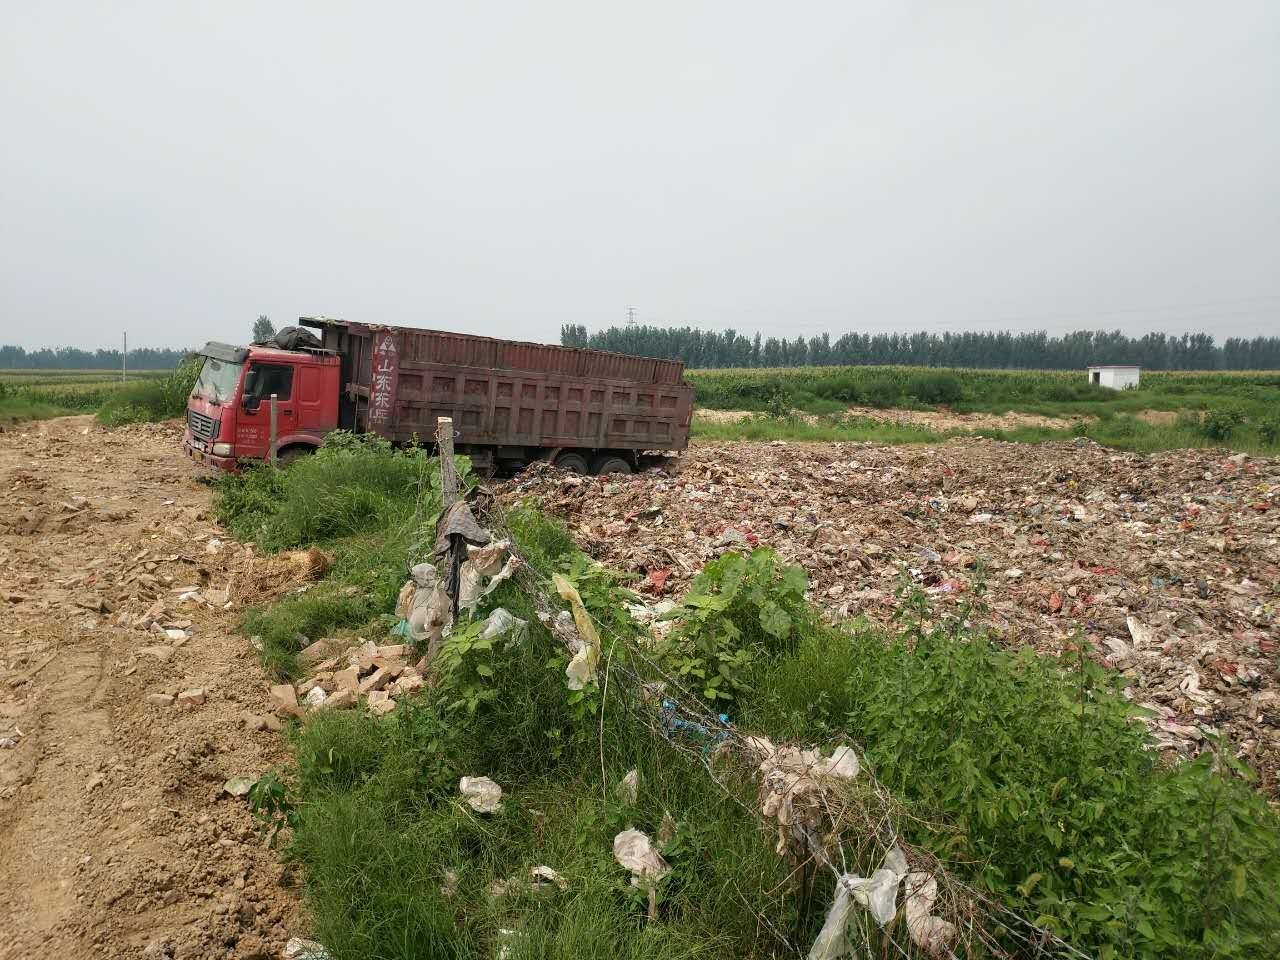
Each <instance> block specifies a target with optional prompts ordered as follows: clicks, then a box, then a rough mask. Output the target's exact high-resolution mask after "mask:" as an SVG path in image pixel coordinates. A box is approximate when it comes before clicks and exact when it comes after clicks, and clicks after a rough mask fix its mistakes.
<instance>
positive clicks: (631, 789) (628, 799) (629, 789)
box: [613, 770, 640, 807]
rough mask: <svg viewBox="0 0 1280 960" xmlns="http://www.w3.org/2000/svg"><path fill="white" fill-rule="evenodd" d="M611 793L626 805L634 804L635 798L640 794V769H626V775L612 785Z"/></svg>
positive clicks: (631, 805)
mask: <svg viewBox="0 0 1280 960" xmlns="http://www.w3.org/2000/svg"><path fill="white" fill-rule="evenodd" d="M613 795H614V796H615V797H617V798H618V799H619V800H620V801H622V802H623V803H624V804H626V805H627V806H629V807H633V806H635V803H636V798H637V797H639V796H640V771H639V770H631V771H628V773H627V775H626V776H625V777H623V778H622V779H621V780H619V781H618V785H617V786H616V787H614V789H613Z"/></svg>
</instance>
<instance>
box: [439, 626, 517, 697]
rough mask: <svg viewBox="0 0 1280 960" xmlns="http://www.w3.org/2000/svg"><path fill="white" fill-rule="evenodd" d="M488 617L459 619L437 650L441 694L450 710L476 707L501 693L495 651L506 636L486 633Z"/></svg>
mask: <svg viewBox="0 0 1280 960" xmlns="http://www.w3.org/2000/svg"><path fill="white" fill-rule="evenodd" d="M484 626H485V621H484V620H469V621H463V622H461V623H455V624H454V626H453V631H452V632H451V633H450V634H449V636H448V637H446V638H445V640H444V643H443V644H442V645H441V647H440V652H439V653H437V654H436V659H435V663H434V666H435V668H436V670H437V671H438V672H439V676H440V694H441V697H442V698H443V701H444V703H445V705H446V708H447V709H448V710H450V711H457V710H464V711H466V713H467V714H474V713H475V712H476V709H477V708H478V707H479V706H480V705H481V704H484V703H488V702H489V701H491V700H493V699H494V698H495V697H497V695H498V688H497V686H496V685H495V683H494V666H493V662H492V661H493V657H492V653H493V651H494V648H495V646H497V645H499V644H500V643H501V642H502V640H503V639H505V637H502V638H498V637H484V636H482V634H483V632H484Z"/></svg>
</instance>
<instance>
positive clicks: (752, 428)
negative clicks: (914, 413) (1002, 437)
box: [691, 414, 955, 443]
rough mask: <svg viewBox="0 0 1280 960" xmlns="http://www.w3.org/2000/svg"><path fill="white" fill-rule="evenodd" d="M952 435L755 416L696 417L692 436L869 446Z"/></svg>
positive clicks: (858, 422)
mask: <svg viewBox="0 0 1280 960" xmlns="http://www.w3.org/2000/svg"><path fill="white" fill-rule="evenodd" d="M953 435H955V433H954V432H949V433H940V432H938V431H936V430H930V429H928V428H927V427H920V426H915V425H913V424H909V423H887V422H885V421H882V420H873V419H871V418H870V417H824V418H821V419H819V420H817V421H812V420H807V419H803V418H800V417H770V416H768V415H767V414H756V415H753V416H750V417H746V418H744V419H742V420H738V421H735V422H733V423H717V422H715V421H712V420H704V419H700V418H699V417H698V416H697V415H696V414H695V415H694V420H693V429H692V431H691V436H694V437H696V438H698V439H699V440H759V441H765V440H792V441H807V442H812V443H823V442H827V443H830V442H836V441H869V442H872V443H941V442H942V441H943V440H946V439H948V437H950V436H953Z"/></svg>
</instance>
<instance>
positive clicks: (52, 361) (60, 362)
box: [0, 344, 187, 370]
mask: <svg viewBox="0 0 1280 960" xmlns="http://www.w3.org/2000/svg"><path fill="white" fill-rule="evenodd" d="M186 353H187V351H186V350H171V349H167V348H166V349H156V348H155V347H141V348H139V349H137V350H130V351H129V369H131V370H168V369H170V368H172V367H176V366H177V365H178V361H179V360H181V359H182V358H183V357H184V356H185V355H186ZM120 361H121V356H120V351H119V350H103V349H101V348H99V349H97V350H81V349H80V348H79V347H42V348H40V349H39V350H27V349H24V348H23V347H15V346H12V345H11V344H5V345H3V346H0V370H119V369H120Z"/></svg>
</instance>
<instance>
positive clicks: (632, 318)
mask: <svg viewBox="0 0 1280 960" xmlns="http://www.w3.org/2000/svg"><path fill="white" fill-rule="evenodd" d="M635 325H636V308H635V307H627V326H628V327H634V326H635Z"/></svg>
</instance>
